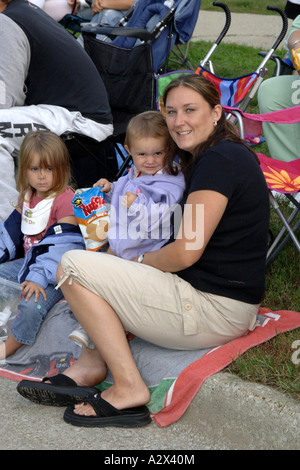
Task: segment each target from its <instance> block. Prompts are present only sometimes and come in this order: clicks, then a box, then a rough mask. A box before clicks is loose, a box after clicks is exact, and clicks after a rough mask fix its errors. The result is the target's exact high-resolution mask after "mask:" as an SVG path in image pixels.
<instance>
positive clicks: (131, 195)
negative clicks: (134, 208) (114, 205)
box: [122, 191, 137, 209]
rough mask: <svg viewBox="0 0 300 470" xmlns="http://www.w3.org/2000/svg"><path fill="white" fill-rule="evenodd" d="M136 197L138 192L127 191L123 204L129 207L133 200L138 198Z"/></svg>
mask: <svg viewBox="0 0 300 470" xmlns="http://www.w3.org/2000/svg"><path fill="white" fill-rule="evenodd" d="M136 198H137V194H134V193H130V192H129V191H128V192H127V193H125V196H124V197H123V201H122V206H124V207H127V209H129V207H130V206H131V204H132V203H133V201H135V200H136Z"/></svg>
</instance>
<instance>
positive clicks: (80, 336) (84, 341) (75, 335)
mask: <svg viewBox="0 0 300 470" xmlns="http://www.w3.org/2000/svg"><path fill="white" fill-rule="evenodd" d="M69 338H70V339H71V340H72V341H74V342H75V343H77V344H79V345H80V346H82V345H84V346H86V347H87V348H89V349H95V345H94V343H93V341H92V340H91V339H90V338H89V337H88V334H87V333H86V332H85V331H84V329H83V328H81V327H79V328H77V329H76V330H73V331H72V333H71V334H69Z"/></svg>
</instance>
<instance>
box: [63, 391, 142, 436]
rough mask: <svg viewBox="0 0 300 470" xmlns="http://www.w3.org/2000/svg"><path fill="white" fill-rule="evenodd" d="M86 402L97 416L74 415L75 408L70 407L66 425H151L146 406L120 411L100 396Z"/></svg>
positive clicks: (66, 414)
mask: <svg viewBox="0 0 300 470" xmlns="http://www.w3.org/2000/svg"><path fill="white" fill-rule="evenodd" d="M85 402H87V403H90V405H92V407H93V408H94V410H95V412H96V415H97V416H83V415H78V414H75V413H74V407H73V406H70V407H69V408H67V409H66V411H65V413H64V420H65V422H66V423H70V424H73V425H74V426H84V427H99V428H101V427H105V426H119V427H139V426H145V425H146V424H149V423H151V417H150V412H149V410H148V408H147V407H146V406H139V407H136V408H126V409H125V410H118V409H117V408H115V407H114V406H112V405H111V404H110V403H108V402H107V401H105V400H103V398H101V395H100V393H99V394H98V396H95V397H90V398H88V399H87V400H85Z"/></svg>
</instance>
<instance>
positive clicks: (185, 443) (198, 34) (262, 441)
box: [0, 11, 300, 461]
mask: <svg viewBox="0 0 300 470" xmlns="http://www.w3.org/2000/svg"><path fill="white" fill-rule="evenodd" d="M258 16H259V15H234V14H232V22H231V28H230V30H229V31H228V33H227V35H226V37H225V39H224V42H226V41H228V42H234V43H238V44H249V45H252V46H254V47H261V48H262V49H269V48H270V47H271V46H272V45H273V42H274V41H275V38H276V34H277V31H278V33H279V31H280V29H281V18H280V17H279V15H276V14H274V17H273V16H267V17H264V16H263V17H258ZM224 22H225V15H224V14H223V13H222V12H221V13H219V12H216V13H215V12H212V13H210V12H206V11H201V12H200V14H199V20H198V23H197V27H196V29H195V33H194V36H193V40H200V39H203V40H212V41H214V40H215V39H216V38H217V36H218V35H219V32H220V31H221V30H222V28H223V26H224ZM274 31H276V32H275V34H274ZM281 45H282V47H284V43H282V44H281ZM299 339H300V338H299ZM16 385H17V383H16V382H13V381H11V380H8V379H4V378H0V401H1V433H0V450H16V449H17V450H21V449H23V450H105V451H113V450H115V451H118V453H117V452H115V455H119V453H120V452H122V451H126V450H127V451H130V450H154V451H155V450H156V451H157V450H160V451H164V452H161V453H162V454H163V453H164V454H165V455H166V454H167V453H169V454H172V452H170V451H172V450H182V454H183V455H184V451H185V450H186V451H188V450H190V451H197V450H238V449H243V450H246V449H250V450H280V449H285V450H300V403H297V402H295V401H293V400H291V399H289V398H288V397H287V396H286V395H283V394H281V393H278V392H277V391H275V390H273V389H270V388H268V387H264V386H261V385H258V384H252V383H248V382H244V381H241V380H240V379H239V378H237V377H234V376H232V375H229V374H228V373H222V372H221V373H218V374H216V375H214V376H212V377H210V378H209V379H207V380H206V382H205V383H204V384H203V386H202V387H201V389H200V391H199V392H198V394H197V395H196V397H195V399H194V400H193V402H192V403H191V405H190V407H189V408H188V410H187V411H186V412H185V414H184V415H183V416H182V418H180V420H179V421H178V422H176V423H174V424H172V425H171V426H169V427H167V428H159V427H158V426H157V425H156V424H155V423H154V422H152V423H151V424H150V425H149V426H146V427H144V428H138V429H122V428H103V429H93V428H91V429H89V428H77V427H73V426H71V425H68V424H66V423H65V422H64V421H63V419H62V416H63V412H64V408H54V407H48V406H41V405H36V404H34V403H31V402H29V401H28V400H25V399H24V398H22V397H21V396H20V395H19V394H18V393H17V392H16ZM166 451H169V452H166ZM106 453H107V455H110V453H109V452H106ZM129 454H130V452H129ZM100 461H101V458H100Z"/></svg>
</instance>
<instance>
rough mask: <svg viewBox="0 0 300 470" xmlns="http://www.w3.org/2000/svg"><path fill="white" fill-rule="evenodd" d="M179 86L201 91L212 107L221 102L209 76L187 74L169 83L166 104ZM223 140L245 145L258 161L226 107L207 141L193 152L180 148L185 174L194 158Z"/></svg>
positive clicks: (166, 89) (166, 90) (165, 91)
mask: <svg viewBox="0 0 300 470" xmlns="http://www.w3.org/2000/svg"><path fill="white" fill-rule="evenodd" d="M179 86H185V87H188V88H191V89H192V90H194V91H196V92H197V93H199V95H201V96H202V98H203V99H204V100H205V101H206V102H207V103H208V104H209V106H210V107H211V109H213V108H214V107H215V106H217V105H219V104H220V96H219V92H218V90H217V88H216V87H215V85H214V84H213V83H212V82H210V81H209V80H207V78H204V77H202V76H201V75H196V74H185V75H180V76H179V77H177V78H175V79H174V80H172V81H171V82H170V83H169V84H168V85H167V87H166V88H165V90H164V93H163V103H164V105H166V100H167V97H168V93H169V92H170V91H171V90H173V89H174V88H177V87H179ZM221 140H230V141H232V142H236V143H240V144H242V145H244V146H245V147H247V149H248V150H249V151H250V152H251V153H252V154H253V156H254V157H255V159H256V160H257V161H258V158H257V156H256V153H255V152H254V151H253V150H252V149H251V148H250V147H249V146H248V145H247V144H246V143H245V142H244V141H243V140H242V139H241V138H240V136H239V135H238V131H237V128H236V127H235V125H234V124H233V123H232V122H230V121H229V120H228V119H227V118H226V115H225V112H224V109H222V114H221V117H220V119H219V121H218V123H217V125H216V126H215V127H214V130H213V132H212V133H211V135H210V136H209V137H208V139H207V140H206V141H205V142H203V143H201V144H199V145H198V146H197V147H196V148H195V150H194V152H193V154H191V153H189V152H186V151H183V150H180V149H179V150H178V154H179V157H180V163H181V165H182V171H183V173H184V174H185V176H187V175H188V173H189V171H190V169H191V166H192V164H193V161H194V159H195V158H196V157H197V156H198V155H200V154H201V153H202V152H204V151H205V150H206V149H208V148H210V147H212V146H214V145H216V144H217V143H218V142H220V141H221Z"/></svg>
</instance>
